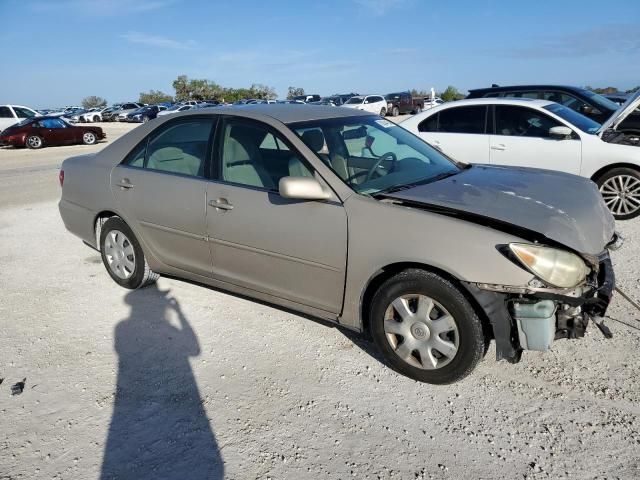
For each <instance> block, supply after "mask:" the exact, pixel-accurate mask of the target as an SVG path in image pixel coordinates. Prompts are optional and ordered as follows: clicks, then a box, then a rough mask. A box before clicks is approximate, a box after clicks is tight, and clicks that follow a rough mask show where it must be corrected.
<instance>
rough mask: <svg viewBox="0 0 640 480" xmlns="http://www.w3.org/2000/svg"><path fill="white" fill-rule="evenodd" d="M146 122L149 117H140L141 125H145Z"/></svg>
mask: <svg viewBox="0 0 640 480" xmlns="http://www.w3.org/2000/svg"><path fill="white" fill-rule="evenodd" d="M148 121H149V117H147V116H146V115H145V116H144V117H142V123H147V122H148Z"/></svg>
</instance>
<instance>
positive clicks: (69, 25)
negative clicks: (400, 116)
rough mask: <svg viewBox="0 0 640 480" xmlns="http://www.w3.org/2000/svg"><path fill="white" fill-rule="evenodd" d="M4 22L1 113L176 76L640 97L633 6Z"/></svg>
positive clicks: (305, 5)
mask: <svg viewBox="0 0 640 480" xmlns="http://www.w3.org/2000/svg"><path fill="white" fill-rule="evenodd" d="M0 19H2V28H0V45H2V52H3V55H2V73H1V74H0V104H5V103H10V104H20V105H27V106H31V107H33V108H46V107H59V106H66V105H77V104H79V103H80V101H81V100H82V98H84V97H86V96H89V95H98V96H101V97H104V98H106V99H107V100H108V101H109V103H115V102H122V101H129V100H137V98H138V95H139V93H140V92H143V91H148V90H150V89H154V90H162V91H164V92H167V93H170V94H173V88H172V86H171V84H172V82H173V80H174V79H175V78H176V77H177V76H178V75H181V74H184V75H187V76H188V77H190V78H206V79H209V80H213V81H215V82H216V83H218V84H220V85H223V86H226V87H241V86H246V87H248V86H250V85H251V84H252V83H261V84H265V85H269V86H272V87H274V88H275V89H276V91H277V93H278V94H279V95H280V96H281V97H284V96H286V92H287V88H288V87H289V86H295V87H303V88H304V89H305V91H306V92H307V93H319V94H321V95H329V94H333V93H348V92H358V93H381V94H384V93H388V92H392V91H399V90H407V89H411V88H417V89H421V90H427V91H428V90H429V89H430V88H431V87H434V88H435V89H436V90H438V91H441V90H444V89H445V88H446V87H447V86H448V85H454V86H455V87H457V88H458V89H459V90H461V91H466V90H468V89H471V88H476V87H485V86H490V85H491V84H492V83H497V84H500V85H508V84H523V83H562V84H570V85H581V86H585V85H591V86H594V87H595V86H601V87H604V86H615V87H618V88H620V89H628V88H631V87H634V86H636V85H640V28H638V23H639V20H640V6H639V5H638V2H637V0H617V1H616V2H615V8H614V7H610V6H607V4H606V3H604V2H601V1H593V0H555V1H540V2H533V3H532V2H516V1H513V0H507V1H503V0H469V1H453V0H447V1H435V0H313V1H311V0H307V1H305V2H301V1H300V0H296V1H293V0H269V1H267V0H233V1H217V0H0Z"/></svg>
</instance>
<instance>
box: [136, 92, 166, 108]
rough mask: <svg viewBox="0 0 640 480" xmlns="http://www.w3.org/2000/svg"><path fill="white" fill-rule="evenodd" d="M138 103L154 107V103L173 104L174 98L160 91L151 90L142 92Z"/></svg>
mask: <svg viewBox="0 0 640 480" xmlns="http://www.w3.org/2000/svg"><path fill="white" fill-rule="evenodd" d="M138 102H140V103H147V104H149V105H153V104H154V103H164V102H173V97H172V96H171V95H169V94H168V93H164V92H161V91H160V90H149V91H148V92H140V98H139V99H138Z"/></svg>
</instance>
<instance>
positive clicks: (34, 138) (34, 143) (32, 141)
mask: <svg viewBox="0 0 640 480" xmlns="http://www.w3.org/2000/svg"><path fill="white" fill-rule="evenodd" d="M24 143H25V145H26V146H27V147H29V148H31V149H33V150H37V149H38V148H42V146H43V145H44V141H43V140H42V137H39V136H38V135H29V136H28V137H27V138H26V140H25V142H24Z"/></svg>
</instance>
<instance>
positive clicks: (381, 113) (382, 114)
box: [380, 107, 387, 117]
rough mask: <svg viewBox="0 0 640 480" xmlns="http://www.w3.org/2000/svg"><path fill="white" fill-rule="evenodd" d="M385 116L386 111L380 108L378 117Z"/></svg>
mask: <svg viewBox="0 0 640 480" xmlns="http://www.w3.org/2000/svg"><path fill="white" fill-rule="evenodd" d="M386 114H387V109H386V108H384V107H382V109H381V110H380V116H381V117H384V116H385V115H386Z"/></svg>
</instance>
